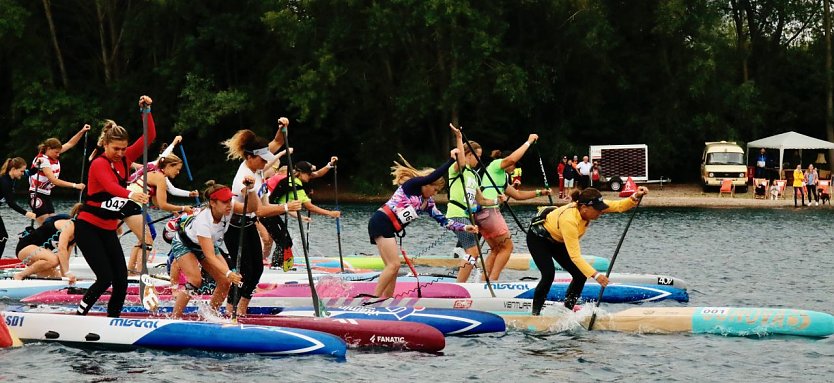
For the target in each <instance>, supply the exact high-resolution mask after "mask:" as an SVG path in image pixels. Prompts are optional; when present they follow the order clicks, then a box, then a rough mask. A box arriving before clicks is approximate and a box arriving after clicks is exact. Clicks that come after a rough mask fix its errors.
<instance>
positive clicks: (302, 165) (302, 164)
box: [293, 161, 316, 174]
mask: <svg viewBox="0 0 834 383" xmlns="http://www.w3.org/2000/svg"><path fill="white" fill-rule="evenodd" d="M293 169H295V171H297V172H299V173H306V174H310V173H312V172H314V171H316V167H315V166H313V165H312V164H311V163H309V162H307V161H298V162H296V163H295V166H293Z"/></svg>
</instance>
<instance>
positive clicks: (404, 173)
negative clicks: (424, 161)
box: [391, 154, 446, 188]
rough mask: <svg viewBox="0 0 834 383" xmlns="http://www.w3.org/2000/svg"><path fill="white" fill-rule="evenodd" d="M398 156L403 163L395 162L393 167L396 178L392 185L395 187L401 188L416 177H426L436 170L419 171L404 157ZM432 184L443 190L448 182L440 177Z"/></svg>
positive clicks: (392, 170) (392, 171)
mask: <svg viewBox="0 0 834 383" xmlns="http://www.w3.org/2000/svg"><path fill="white" fill-rule="evenodd" d="M397 155H398V156H399V157H400V161H402V163H399V162H397V161H394V166H392V167H391V175H392V176H394V179H393V180H392V182H391V183H392V184H394V185H395V186H400V185H402V184H404V183H405V181H408V180H410V179H412V178H414V177H425V176H427V175H429V174H431V172H433V171H434V169H432V168H423V169H422V170H417V169H416V168H415V167H414V166H412V165H411V164H410V163H409V162H408V161H407V160H406V159H405V158H404V157H403V156H402V154H397ZM431 184H432V185H433V186H437V187H439V188H443V187H444V186H446V180H445V179H444V178H443V177H440V178H438V179H437V180H436V181H434V182H432V183H431Z"/></svg>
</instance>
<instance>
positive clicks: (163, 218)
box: [119, 213, 174, 238]
mask: <svg viewBox="0 0 834 383" xmlns="http://www.w3.org/2000/svg"><path fill="white" fill-rule="evenodd" d="M173 216H174V213H171V214H168V215H166V216H164V217H161V218H157V219H155V220H153V221H151V222H148V226H150V225H153V224H155V223H158V222H160V221H164V220H166V219H171V217H173ZM128 234H131V231H129V230H128V231H125V232H124V233H122V235H120V236H119V238H122V237H124V236H126V235H128Z"/></svg>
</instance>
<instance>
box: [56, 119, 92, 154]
mask: <svg viewBox="0 0 834 383" xmlns="http://www.w3.org/2000/svg"><path fill="white" fill-rule="evenodd" d="M89 130H90V125H87V124H84V127H82V128H81V130H79V131H78V133H75V135H74V136H72V138H70V139H69V141H67V143H65V144H63V145H61V153H63V152H66V151H67V150H70V149H72V148H73V147H74V146H75V145H76V144H78V141H79V140H81V136H83V135H84V133H87V131H89Z"/></svg>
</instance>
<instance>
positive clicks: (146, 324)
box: [110, 318, 159, 328]
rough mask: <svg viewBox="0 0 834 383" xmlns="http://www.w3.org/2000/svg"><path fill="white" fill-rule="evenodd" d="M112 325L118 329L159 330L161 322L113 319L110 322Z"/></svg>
mask: <svg viewBox="0 0 834 383" xmlns="http://www.w3.org/2000/svg"><path fill="white" fill-rule="evenodd" d="M110 325H111V326H116V327H139V328H158V326H159V322H157V321H155V320H143V319H124V318H113V319H111V320H110Z"/></svg>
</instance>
